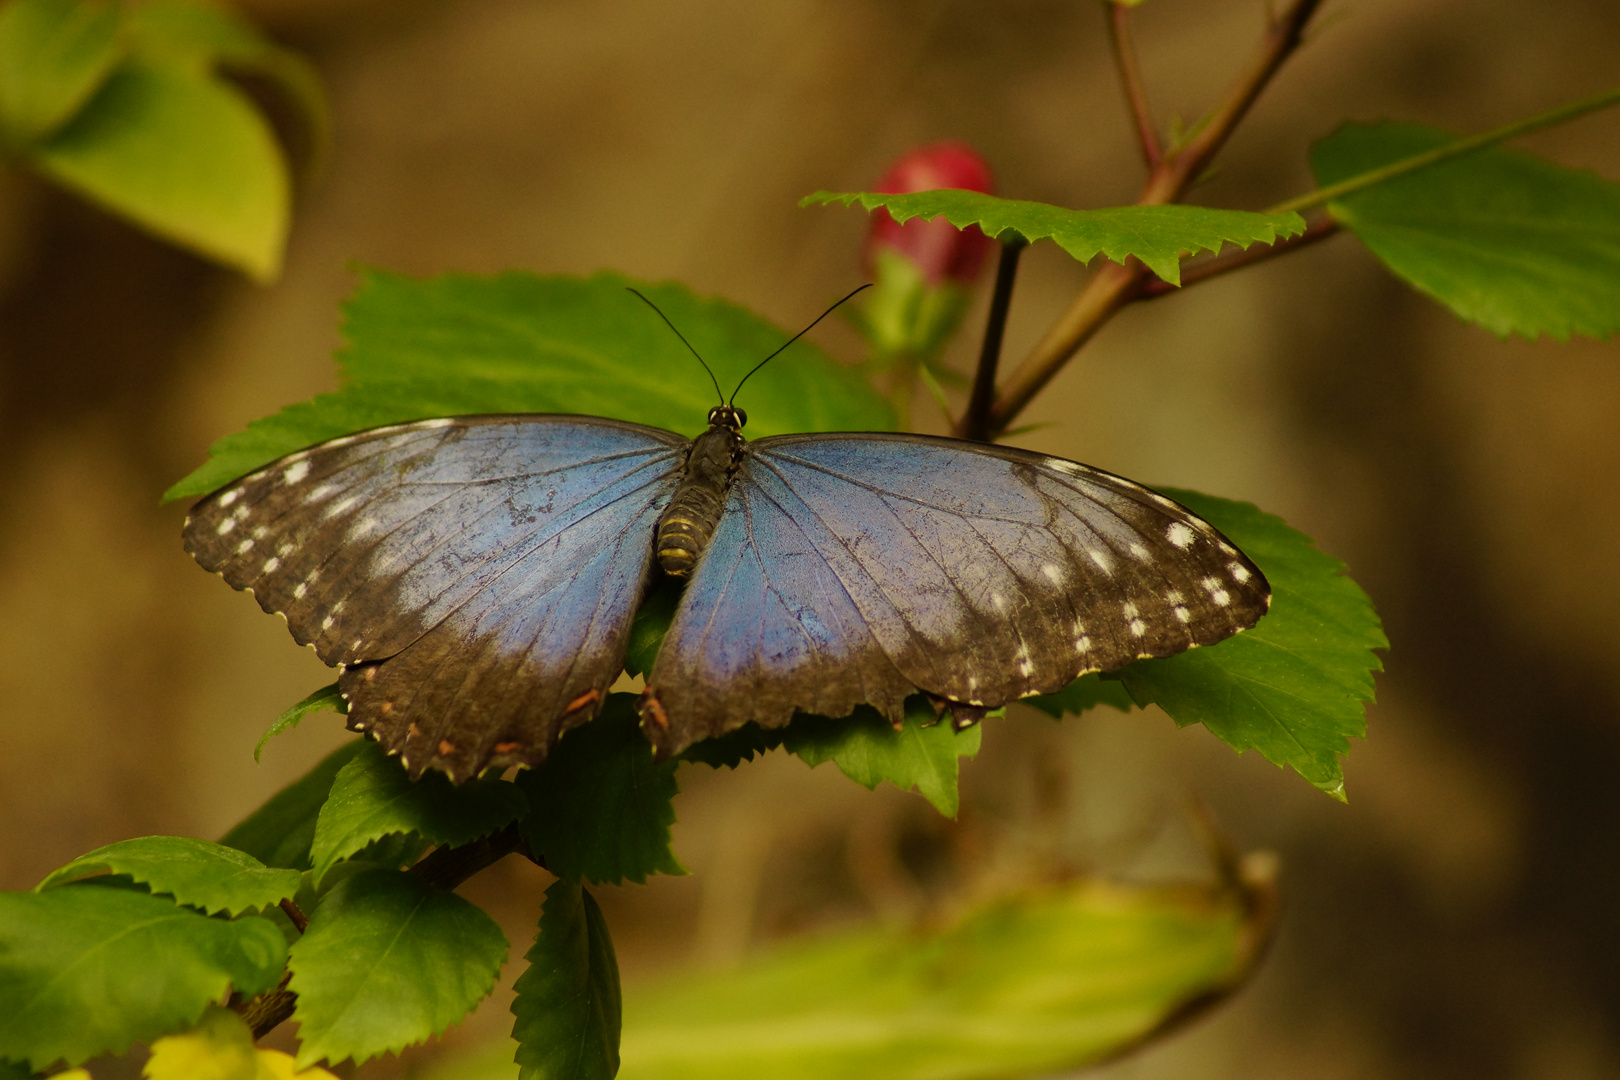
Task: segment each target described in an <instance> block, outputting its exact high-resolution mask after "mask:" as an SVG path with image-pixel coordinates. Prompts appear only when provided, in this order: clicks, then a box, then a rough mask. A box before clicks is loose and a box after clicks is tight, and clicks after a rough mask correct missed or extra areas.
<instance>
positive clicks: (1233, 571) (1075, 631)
mask: <svg viewBox="0 0 1620 1080" xmlns="http://www.w3.org/2000/svg"><path fill="white" fill-rule="evenodd" d="M1269 602H1270V590H1269V587H1268V586H1267V584H1266V581H1265V577H1264V576H1263V575H1262V574H1261V573H1260V570H1259V568H1258V567H1256V566H1255V565H1254V564H1253V563H1252V562H1250V561H1249V559H1248V558H1246V557H1245V556H1244V555H1243V554H1242V553H1241V552H1240V551H1238V550H1237V548H1236V547H1235V546H1233V545H1232V544H1231V543H1230V542H1229V541H1228V540H1227V539H1226V538H1225V537H1223V536H1221V534H1220V533H1219V532H1217V531H1216V530H1215V528H1214V527H1213V526H1212V525H1210V524H1209V523H1208V522H1205V521H1204V520H1203V519H1201V518H1199V517H1198V516H1197V515H1195V514H1193V513H1192V512H1191V511H1189V510H1187V509H1186V508H1185V507H1182V506H1180V505H1179V504H1177V503H1175V502H1173V501H1171V500H1170V499H1167V498H1165V497H1164V496H1162V495H1159V494H1157V493H1156V492H1152V491H1149V490H1148V489H1147V488H1144V487H1142V486H1141V485H1139V484H1135V483H1133V482H1131V481H1129V480H1125V479H1123V478H1121V477H1117V476H1113V475H1111V474H1109V473H1105V472H1102V471H1100V470H1097V469H1092V468H1090V467H1088V466H1085V465H1079V464H1077V463H1075V462H1071V461H1064V460H1062V459H1059V458H1051V457H1046V456H1044V455H1041V454H1035V453H1031V452H1028V451H1024V450H1017V449H1013V448H1009V447H1000V446H990V445H981V444H975V443H965V442H960V441H957V440H950V439H935V438H928V437H923V436H911V435H881V434H833V435H790V436H781V437H776V438H769V439H762V440H760V441H759V442H756V443H751V444H749V446H748V447H747V450H746V455H745V458H744V461H743V464H742V466H741V469H740V470H739V472H738V475H737V478H736V482H735V483H734V484H733V486H732V489H731V491H730V494H729V497H728V502H727V505H726V511H725V514H724V515H723V516H722V517H721V520H720V523H719V525H718V526H717V527H716V529H715V533H714V536H713V539H712V540H711V541H710V543H709V546H708V549H707V550H706V552H705V553H704V555H703V558H702V561H701V562H700V564H699V565H698V568H697V570H696V571H695V572H694V575H693V579H692V581H691V583H690V584H689V585H688V587H687V590H686V594H685V595H684V596H683V598H682V600H681V603H680V606H679V607H678V609H677V611H676V614H675V618H674V621H673V622H672V624H671V626H670V629H669V634H668V636H667V637H666V638H665V639H664V643H663V646H662V649H661V651H660V653H659V657H658V661H657V664H656V666H655V667H654V670H653V672H652V674H651V676H650V678H649V679H648V691H647V694H648V705H647V707H646V708H645V709H644V715H646V716H647V717H648V719H649V721H650V723H649V724H648V730H649V734H651V735H653V736H654V739H655V741H656V742H657V743H658V745H659V748H660V750H661V751H662V752H664V753H675V752H678V751H679V750H680V749H681V748H683V747H684V746H686V745H688V744H690V743H692V742H695V741H696V740H698V739H702V738H707V737H710V736H713V735H717V734H720V733H722V732H724V731H728V730H731V729H732V728H735V727H738V726H740V725H741V724H743V723H746V722H747V721H749V720H755V721H757V722H759V723H760V724H762V725H766V726H774V725H780V724H784V723H786V722H787V721H788V720H789V719H791V718H792V716H793V714H794V712H795V711H806V712H815V713H822V714H825V715H830V716H842V715H845V714H847V713H848V712H850V711H851V710H852V709H853V707H854V706H855V705H857V704H859V703H861V702H868V703H870V704H872V705H874V706H876V707H877V708H878V709H880V710H882V711H884V712H885V713H887V714H888V715H889V716H890V717H891V718H898V717H899V716H900V715H902V711H903V710H902V703H903V701H904V700H905V698H906V697H907V696H908V695H910V694H912V693H916V692H917V691H919V690H921V691H923V692H925V693H928V694H931V695H933V696H934V697H936V698H939V699H943V700H944V701H945V702H946V703H950V704H951V707H952V710H953V713H954V714H955V716H956V718H957V719H958V720H961V721H969V720H971V719H973V718H975V717H977V716H981V715H983V712H984V710H986V709H990V708H995V707H997V706H1000V705H1003V704H1005V703H1006V702H1008V701H1012V700H1015V699H1017V698H1021V697H1028V696H1030V695H1033V694H1041V693H1050V692H1052V691H1055V690H1058V689H1060V688H1062V687H1063V686H1065V685H1067V684H1068V683H1069V682H1071V681H1073V680H1074V679H1075V678H1076V677H1077V676H1079V675H1081V674H1082V673H1084V672H1088V671H1112V670H1115V669H1117V668H1120V667H1123V666H1124V665H1126V664H1128V663H1130V662H1131V661H1133V660H1136V659H1139V658H1143V657H1152V656H1168V655H1171V654H1173V653H1177V652H1181V651H1183V650H1185V649H1188V648H1192V647H1195V646H1198V645H1208V644H1212V643H1214V642H1217V641H1220V640H1221V639H1223V638H1226V637H1229V636H1230V635H1232V634H1234V633H1236V632H1238V631H1240V630H1243V629H1245V628H1246V627H1249V626H1252V625H1254V623H1255V622H1256V621H1257V620H1258V619H1259V618H1260V616H1261V615H1263V614H1264V613H1265V611H1266V609H1267V606H1268V605H1269Z"/></svg>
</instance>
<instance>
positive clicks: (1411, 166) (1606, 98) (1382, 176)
mask: <svg viewBox="0 0 1620 1080" xmlns="http://www.w3.org/2000/svg"><path fill="white" fill-rule="evenodd" d="M1611 105H1620V87H1615V88H1614V89H1612V90H1605V91H1604V92H1603V93H1601V94H1594V95H1593V96H1591V97H1589V98H1582V99H1581V100H1580V101H1575V102H1571V103H1570V104H1568V105H1562V106H1560V107H1558V108H1556V109H1549V110H1548V111H1546V112H1544V113H1539V114H1537V115H1535V116H1532V117H1529V118H1528V119H1525V120H1516V121H1514V122H1513V123H1511V124H1504V125H1503V126H1501V127H1499V128H1496V129H1494V130H1492V131H1487V132H1484V133H1483V134H1480V135H1470V136H1469V137H1468V138H1466V139H1458V140H1457V141H1456V142H1453V143H1447V144H1446V145H1445V146H1439V147H1436V148H1435V149H1433V150H1430V151H1429V152H1428V153H1426V154H1418V155H1416V156H1414V157H1409V158H1405V159H1403V160H1401V161H1396V162H1392V163H1391V164H1389V165H1385V166H1383V167H1382V168H1378V169H1373V170H1372V171H1371V172H1364V173H1362V174H1360V175H1359V176H1352V177H1350V178H1348V179H1346V180H1341V181H1339V182H1338V183H1337V184H1329V185H1328V186H1327V187H1325V188H1317V189H1316V190H1315V191H1308V192H1306V193H1305V194H1304V195H1300V196H1299V197H1297V198H1293V199H1289V200H1288V201H1287V202H1280V203H1278V204H1277V205H1276V206H1273V207H1271V208H1270V209H1269V210H1267V211H1266V213H1268V214H1286V213H1287V212H1288V211H1290V210H1306V209H1309V208H1310V207H1313V206H1321V205H1322V204H1323V203H1327V202H1332V201H1333V200H1334V199H1339V198H1343V197H1344V196H1346V195H1349V194H1351V193H1352V192H1356V191H1360V190H1361V189H1363V188H1369V187H1372V186H1373V185H1374V184H1382V183H1384V182H1385V181H1386V180H1393V179H1394V178H1395V177H1397V176H1404V175H1405V174H1406V173H1409V172H1415V171H1417V170H1418V169H1427V168H1428V167H1429V166H1431V165H1438V164H1440V162H1442V161H1450V160H1451V159H1452V158H1456V157H1462V156H1463V155H1464V154H1472V153H1475V152H1477V151H1480V150H1485V149H1488V148H1489V147H1492V146H1495V145H1496V144H1497V143H1499V142H1505V141H1506V140H1508V139H1513V138H1517V137H1518V136H1520V135H1528V134H1529V133H1530V132H1532V131H1540V130H1541V129H1542V128H1545V127H1552V126H1553V125H1554V124H1562V123H1564V122H1565V121H1566V120H1574V119H1575V118H1576V117H1578V116H1585V115H1586V114H1587V113H1589V112H1596V111H1597V110H1599V109H1606V108H1608V107H1609V106H1611Z"/></svg>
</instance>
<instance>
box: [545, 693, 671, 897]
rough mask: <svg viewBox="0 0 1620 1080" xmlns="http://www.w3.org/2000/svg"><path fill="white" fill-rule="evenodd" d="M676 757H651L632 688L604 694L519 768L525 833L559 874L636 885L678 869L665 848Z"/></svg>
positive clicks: (552, 870)
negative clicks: (598, 706)
mask: <svg viewBox="0 0 1620 1080" xmlns="http://www.w3.org/2000/svg"><path fill="white" fill-rule="evenodd" d="M675 766H676V762H675V761H665V762H658V761H655V760H653V749H652V746H651V745H650V744H649V743H648V742H647V739H646V736H644V735H642V733H641V722H640V717H638V716H637V715H636V696H635V695H634V694H610V695H609V696H608V700H607V705H606V706H604V707H603V709H602V713H601V715H599V716H598V717H597V718H596V719H595V720H592V721H591V722H589V723H586V724H581V725H579V726H578V727H575V728H573V729H572V730H570V731H568V732H567V733H566V734H565V735H564V736H563V737H562V739H561V740H560V741H559V742H558V743H557V746H556V749H554V750H552V752H551V753H550V755H548V756H547V758H546V760H545V761H544V762H542V763H541V765H540V766H539V767H538V768H535V769H527V770H524V771H523V772H521V773H519V774H518V778H517V784H518V786H519V787H520V788H522V789H523V791H524V793H525V794H527V795H528V797H529V808H530V809H529V814H528V816H527V817H525V818H524V819H523V835H524V838H525V839H527V840H528V842H529V850H531V851H533V852H534V853H536V854H537V855H540V856H541V857H542V858H543V859H544V860H545V865H546V869H547V870H550V871H551V872H552V873H553V874H556V875H557V876H558V877H560V878H566V879H568V880H570V881H578V880H580V879H581V878H584V879H585V880H587V881H591V882H611V883H612V884H615V885H617V884H620V883H622V882H624V881H626V880H628V881H634V882H636V883H637V884H640V883H641V882H643V881H646V880H647V876H648V875H649V874H684V873H686V870H685V868H683V867H682V866H681V864H680V863H679V862H677V861H675V856H674V854H673V853H671V852H670V850H669V828H670V826H671V825H673V824H674V823H675V807H674V806H673V805H672V804H671V802H670V800H672V799H673V798H674V797H675V792H676V790H677V789H676V786H675Z"/></svg>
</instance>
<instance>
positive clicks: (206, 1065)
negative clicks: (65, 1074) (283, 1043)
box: [141, 1005, 337, 1080]
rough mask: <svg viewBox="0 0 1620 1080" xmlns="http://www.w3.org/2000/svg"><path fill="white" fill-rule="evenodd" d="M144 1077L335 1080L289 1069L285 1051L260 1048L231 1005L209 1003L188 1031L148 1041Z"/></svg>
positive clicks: (323, 1072) (149, 1079) (146, 1079)
mask: <svg viewBox="0 0 1620 1080" xmlns="http://www.w3.org/2000/svg"><path fill="white" fill-rule="evenodd" d="M141 1076H142V1078H143V1080H337V1078H336V1077H334V1076H333V1075H332V1074H331V1073H329V1072H327V1071H326V1070H325V1069H309V1070H306V1071H304V1072H300V1073H296V1074H295V1072H294V1066H293V1059H292V1055H290V1054H283V1053H282V1052H281V1051H279V1050H260V1049H258V1048H257V1047H255V1046H254V1045H253V1032H252V1031H251V1030H250V1029H249V1028H248V1026H247V1023H246V1022H245V1021H244V1020H243V1019H242V1017H241V1016H240V1015H239V1014H237V1013H234V1012H232V1011H231V1010H230V1009H225V1008H221V1007H220V1006H218V1005H210V1006H209V1007H208V1011H207V1012H205V1013H203V1018H202V1020H200V1021H198V1023H197V1026H196V1027H194V1028H192V1029H191V1030H190V1031H184V1032H181V1033H179V1034H177V1035H165V1036H164V1037H163V1038H161V1039H159V1040H158V1041H157V1042H155V1043H153V1044H152V1056H151V1057H149V1058H147V1059H146V1066H145V1068H143V1069H142V1070H141Z"/></svg>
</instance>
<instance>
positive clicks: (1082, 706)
mask: <svg viewBox="0 0 1620 1080" xmlns="http://www.w3.org/2000/svg"><path fill="white" fill-rule="evenodd" d="M1023 703H1024V704H1025V705H1028V706H1030V707H1032V708H1036V709H1039V710H1040V711H1041V712H1043V713H1045V714H1046V715H1048V716H1050V717H1053V718H1059V717H1062V716H1064V715H1065V714H1067V715H1070V716H1078V715H1080V714H1081V713H1083V712H1085V711H1086V710H1087V709H1095V708H1096V707H1097V706H1099V705H1107V706H1110V707H1111V708H1115V709H1118V710H1119V711H1120V712H1130V711H1131V710H1132V709H1134V708H1135V707H1136V702H1135V701H1133V700H1131V695H1130V691H1128V690H1126V689H1125V686H1124V684H1123V683H1121V682H1120V681H1119V680H1118V679H1105V678H1103V677H1102V676H1101V675H1098V674H1095V673H1093V674H1090V675H1082V676H1080V677H1079V678H1078V679H1076V680H1074V682H1072V683H1070V684H1069V685H1068V686H1065V687H1064V688H1063V689H1062V690H1059V691H1058V692H1057V693H1055V694H1041V695H1040V696H1038V697H1032V698H1026V699H1025V700H1024V702H1023Z"/></svg>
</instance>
